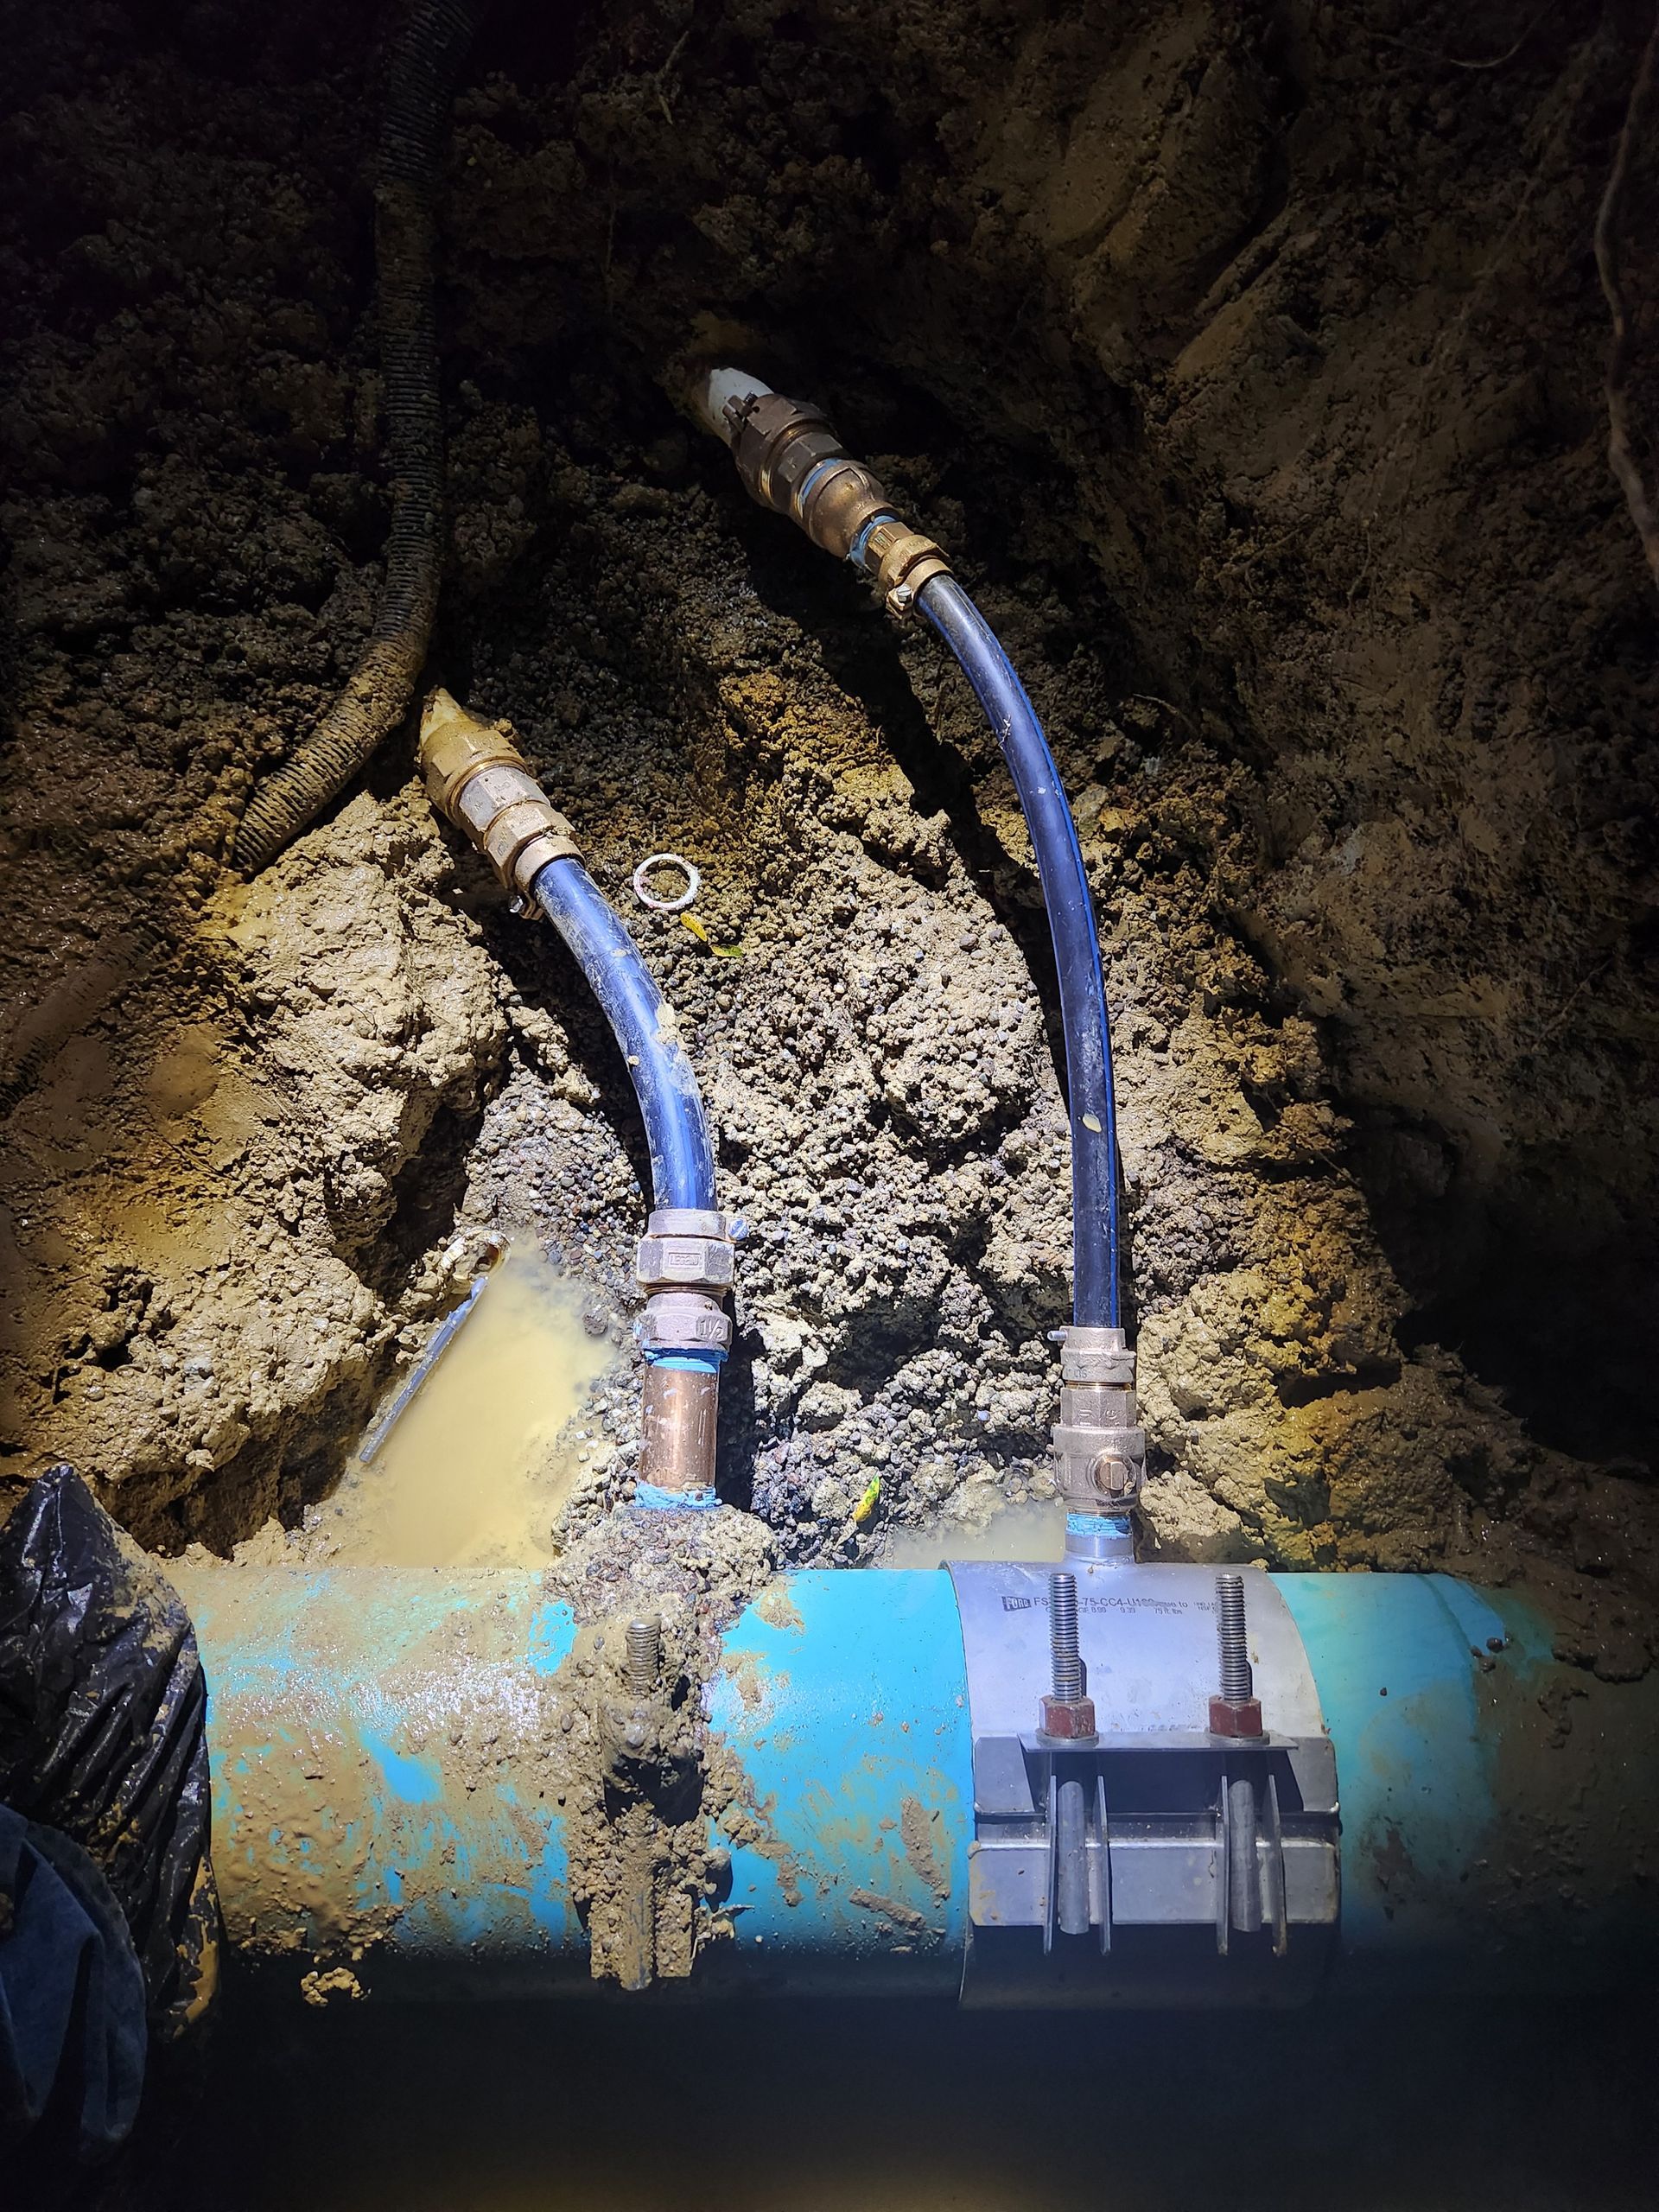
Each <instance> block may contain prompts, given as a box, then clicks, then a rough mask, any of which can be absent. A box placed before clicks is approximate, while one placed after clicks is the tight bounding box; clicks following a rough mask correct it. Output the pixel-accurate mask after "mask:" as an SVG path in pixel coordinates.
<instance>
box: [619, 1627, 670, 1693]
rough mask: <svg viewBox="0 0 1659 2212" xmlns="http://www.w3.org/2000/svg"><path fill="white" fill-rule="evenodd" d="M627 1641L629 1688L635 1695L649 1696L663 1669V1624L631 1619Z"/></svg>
mask: <svg viewBox="0 0 1659 2212" xmlns="http://www.w3.org/2000/svg"><path fill="white" fill-rule="evenodd" d="M626 1643H627V1662H626V1673H627V1681H628V1688H629V1689H630V1690H632V1693H633V1694H634V1695H635V1697H649V1696H650V1695H651V1694H652V1691H653V1690H654V1689H655V1688H656V1687H657V1677H658V1674H659V1673H660V1672H661V1669H662V1664H663V1630H662V1624H661V1623H660V1622H659V1621H655V1620H641V1621H630V1622H629V1623H628V1625H627V1630H626Z"/></svg>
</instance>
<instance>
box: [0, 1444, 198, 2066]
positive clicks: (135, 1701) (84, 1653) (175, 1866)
mask: <svg viewBox="0 0 1659 2212" xmlns="http://www.w3.org/2000/svg"><path fill="white" fill-rule="evenodd" d="M206 1720H207V1682H206V1681H205V1679H204V1677H203V1675H202V1669H201V1660H200V1656H199V1654H198V1652H197V1649H196V1639H195V1634H194V1630H192V1628H191V1626H190V1617H189V1615H188V1613H187V1612H186V1611H185V1609H184V1606H183V1604H182V1603H181V1600H180V1599H179V1596H178V1593H177V1592H175V1590H174V1589H173V1587H172V1586H171V1585H170V1584H169V1583H168V1580H166V1578H165V1577H164V1576H163V1575H162V1573H161V1572H160V1570H159V1569H158V1568H157V1567H156V1565H155V1563H154V1561H153V1560H149V1558H148V1557H147V1556H146V1555H145V1554H144V1553H143V1552H142V1551H141V1550H140V1549H139V1548H138V1547H137V1545H136V1544H135V1543H133V1542H132V1541H131V1539H130V1537H128V1536H126V1535H124V1534H123V1533H122V1532H121V1530H120V1529H118V1528H117V1527H116V1525H115V1523H114V1522H112V1521H111V1519H110V1517H109V1516H108V1515H107V1514H106V1513H105V1512H104V1511H103V1510H102V1509H101V1508H100V1507H99V1505H98V1504H97V1503H96V1502H95V1501H94V1499H93V1497H92V1493H91V1492H90V1491H88V1490H87V1488H86V1484H85V1483H83V1482H82V1481H81V1479H80V1478H79V1475H77V1474H76V1473H75V1471H74V1470H73V1468H72V1467H54V1468H52V1469H50V1470H49V1471H48V1472H47V1473H46V1474H44V1475H42V1476H41V1478H40V1479H39V1481H38V1482H36V1483H35V1484H34V1486H33V1488H32V1489H31V1490H29V1492H28V1493H27V1495H26V1496H25V1497H24V1498H23V1500H22V1503H21V1504H20V1505H18V1506H17V1507H16V1510H14V1512H13V1514H12V1516H11V1518H10V1521H9V1522H7V1523H6V1525H5V1527H4V1528H3V1529H0V1804H5V1805H9V1806H10V1807H11V1808H12V1810H13V1811H14V1812H16V1813H18V1814H21V1815H22V1817H23V1819H24V1820H25V1821H29V1822H32V1823H36V1824H38V1825H40V1826H41V1827H45V1828H48V1829H54V1830H56V1831H57V1833H58V1834H60V1835H64V1836H67V1838H68V1839H69V1840H70V1841H71V1843H73V1844H74V1845H77V1846H79V1848H80V1850H81V1851H83V1852H85V1853H86V1856H87V1857H88V1858H89V1859H91V1860H92V1863H93V1865H94V1866H96V1868H97V1869H98V1872H99V1874H100V1875H101V1876H102V1877H103V1879H104V1881H105V1883H106V1884H107V1885H108V1887H109V1890H110V1891H111V1894H112V1895H113V1897H114V1899H115V1902H116V1904H118V1906H119V1907H120V1910H121V1912H122V1914H123V1916H124V1918H125V1921H126V1926H127V1931H128V1933H129V1935H130V1939H131V1943H132V1948H133V1951H134V1953H135V1954H136V1955H137V1961H138V1964H139V1966H140V1967H141V1968H142V1969H143V1980H144V1987H145V1991H146V1993H147V1996H148V1999H149V2024H150V2032H151V2034H152V2035H153V2036H155V2037H157V2038H158V2039H159V2040H162V2041H166V2040H168V2039H169V2038H170V2037H173V2036H175V2035H176V2034H178V2033H179V2032H180V2031H181V2029H182V2028H184V2027H185V2026H186V2025H187V2024H188V2022H189V2021H190V2020H192V2019H193V2018H194V2017H195V2016H196V2014H197V2013H198V2012H200V2011H201V2009H202V2008H203V2006H204V2005H206V2004H207V2000H208V1999H209V1998H210V1997H211V1996H212V1994H213V1985H214V1981H215V1979H216V1975H217V1966H218V1930H219V1907H218V1900H217V1897H216V1896H215V1893H214V1890H213V1872H212V1869H211V1866H210V1863H209V1859H208V1855H207V1846H208V1817H209V1796H208V1781H207V1730H206Z"/></svg>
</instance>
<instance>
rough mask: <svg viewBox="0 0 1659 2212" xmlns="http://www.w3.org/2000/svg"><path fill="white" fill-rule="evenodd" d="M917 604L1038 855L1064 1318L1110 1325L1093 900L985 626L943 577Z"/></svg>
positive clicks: (1114, 1238)
mask: <svg viewBox="0 0 1659 2212" xmlns="http://www.w3.org/2000/svg"><path fill="white" fill-rule="evenodd" d="M916 604H917V605H918V607H920V608H921V610H922V612H923V613H924V614H925V615H926V617H927V619H928V620H929V621H930V622H931V624H932V625H933V627H934V628H935V629H936V630H937V631H938V633H939V635H940V636H941V637H942V638H943V639H944V642H945V644H946V645H949V646H950V650H951V652H953V653H954V654H955V655H956V657H957V659H958V660H959V661H960V662H961V664H962V671H963V675H964V676H965V677H967V678H968V681H969V683H970V684H972V686H973V688H974V693H975V696H976V698H977V699H978V701H979V703H980V705H981V706H982V708H983V709H984V710H985V715H986V719H987V720H988V721H989V723H990V725H991V728H992V729H993V730H994V731H995V734H996V741H997V744H998V745H999V746H1000V747H1001V751H1002V758H1003V759H1004V760H1006V761H1007V766H1008V772H1009V774H1010V775H1011V776H1012V777H1013V778H1014V789H1015V791H1017V792H1018V793H1019V796H1020V806H1021V808H1022V809H1023V810H1024V813H1025V817H1026V826H1027V829H1029V830H1030V832H1031V842H1032V845H1033V849H1034V850H1035V852H1036V855H1037V873H1038V874H1039V877H1040V878H1041V880H1042V886H1043V902H1044V904H1045V905H1046V907H1047V908H1048V923H1049V927H1050V929H1051V930H1052V932H1053V937H1054V964H1055V967H1056V968H1057V969H1058V972H1059V981H1060V1020H1061V1025H1062V1027H1063V1028H1064V1030H1065V1082H1066V1090H1067V1092H1068V1093H1069V1100H1068V1103H1069V1105H1070V1109H1071V1223H1072V1227H1071V1235H1072V1292H1071V1313H1072V1319H1074V1320H1075V1321H1076V1322H1077V1325H1079V1326H1080V1327H1083V1328H1106V1329H1116V1328H1117V1327H1119V1326H1120V1325H1121V1323H1120V1319H1119V1306H1120V1301H1119V1296H1118V1207H1117V1113H1116V1100H1115V1098H1114V1096H1113V1090H1112V1046H1111V1034H1110V1031H1109V1028H1108V1027H1107V1020H1106V984H1105V979H1104V977H1103V975H1102V973H1101V966H1100V940H1099V938H1098V936H1097V935H1096V930H1095V907H1094V901H1093V900H1092V899H1090V895H1089V879H1088V876H1087V875H1086V874H1084V866H1083V850H1082V848H1081V847H1080V846H1079V844H1078V843H1077V824H1076V823H1074V822H1073V821H1072V819H1071V807H1070V805H1069V804H1067V801H1066V796H1065V786H1064V785H1062V783H1061V782H1060V776H1059V771H1058V768H1056V766H1054V756H1053V754H1052V753H1051V752H1050V751H1049V749H1048V741H1047V739H1046V737H1045V736H1044V735H1043V726H1042V724H1041V723H1040V722H1039V721H1038V719H1037V714H1036V709H1034V708H1033V705H1032V703H1031V702H1030V700H1029V699H1028V698H1027V696H1026V691H1025V686H1024V685H1023V684H1022V683H1020V678H1019V677H1017V676H1016V675H1015V674H1014V668H1013V665H1012V664H1011V663H1010V661H1009V659H1008V657H1007V654H1006V653H1005V652H1003V650H1002V648H1001V645H999V644H998V643H997V641H996V638H995V634H994V632H992V630H991V627H990V626H989V624H988V622H987V621H986V620H985V618H984V616H983V615H982V613H980V611H979V609H978V608H977V607H976V606H975V605H974V602H973V601H972V600H971V599H969V596H968V594H967V593H966V592H965V591H963V588H962V586H961V585H960V584H959V583H957V581H956V579H955V578H954V577H953V576H948V575H945V576H935V577H934V578H933V579H932V580H931V582H928V583H925V584H924V585H923V586H922V588H921V590H920V591H919V592H918V594H917V599H916Z"/></svg>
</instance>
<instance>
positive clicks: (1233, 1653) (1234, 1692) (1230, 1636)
mask: <svg viewBox="0 0 1659 2212" xmlns="http://www.w3.org/2000/svg"><path fill="white" fill-rule="evenodd" d="M1216 1628H1217V1635H1218V1637H1219V1641H1220V1644H1221V1694H1222V1695H1223V1697H1224V1698H1225V1699H1226V1700H1227V1702H1228V1704H1229V1705H1243V1703H1244V1702H1245V1701H1246V1700H1247V1699H1249V1698H1250V1697H1252V1696H1253V1695H1254V1694H1255V1681H1254V1679H1253V1677H1252V1675H1251V1673H1250V1648H1249V1640H1248V1639H1247V1637H1246V1636H1245V1632H1244V1578H1243V1575H1242V1574H1218V1575H1217V1577H1216Z"/></svg>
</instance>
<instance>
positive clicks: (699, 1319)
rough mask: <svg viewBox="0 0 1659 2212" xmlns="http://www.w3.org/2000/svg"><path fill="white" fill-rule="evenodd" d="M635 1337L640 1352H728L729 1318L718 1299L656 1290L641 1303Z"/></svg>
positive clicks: (681, 1291)
mask: <svg viewBox="0 0 1659 2212" xmlns="http://www.w3.org/2000/svg"><path fill="white" fill-rule="evenodd" d="M637 1334H638V1337H639V1349H640V1351H645V1352H652V1351H730V1350H731V1348H732V1317H731V1315H730V1314H729V1313H727V1311H726V1309H725V1307H724V1306H721V1304H720V1303H719V1301H718V1300H717V1299H715V1298H714V1297H711V1296H707V1295H705V1294H702V1293H701V1292H698V1291H692V1290H659V1291H658V1292H657V1293H656V1294H654V1295H653V1296H652V1297H651V1298H649V1299H648V1300H646V1301H645V1312H644V1313H642V1314H641V1315H640V1317H639V1327H638V1331H637Z"/></svg>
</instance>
